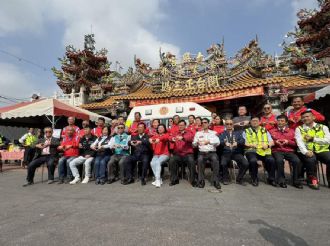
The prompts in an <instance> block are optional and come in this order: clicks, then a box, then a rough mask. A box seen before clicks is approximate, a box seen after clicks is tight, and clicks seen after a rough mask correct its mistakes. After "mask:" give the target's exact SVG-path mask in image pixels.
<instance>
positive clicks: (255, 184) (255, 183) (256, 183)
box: [251, 180, 259, 187]
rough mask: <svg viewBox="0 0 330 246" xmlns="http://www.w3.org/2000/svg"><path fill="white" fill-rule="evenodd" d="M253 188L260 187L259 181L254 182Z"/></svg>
mask: <svg viewBox="0 0 330 246" xmlns="http://www.w3.org/2000/svg"><path fill="white" fill-rule="evenodd" d="M251 184H252V186H254V187H257V186H259V181H258V180H252V183H251Z"/></svg>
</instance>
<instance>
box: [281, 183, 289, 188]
mask: <svg viewBox="0 0 330 246" xmlns="http://www.w3.org/2000/svg"><path fill="white" fill-rule="evenodd" d="M279 186H280V187H281V188H288V186H287V185H286V183H280V184H279Z"/></svg>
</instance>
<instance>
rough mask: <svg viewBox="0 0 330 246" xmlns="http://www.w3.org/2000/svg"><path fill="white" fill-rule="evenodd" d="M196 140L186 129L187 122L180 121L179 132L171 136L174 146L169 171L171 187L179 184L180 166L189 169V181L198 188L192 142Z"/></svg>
mask: <svg viewBox="0 0 330 246" xmlns="http://www.w3.org/2000/svg"><path fill="white" fill-rule="evenodd" d="M193 140H194V134H193V133H192V132H191V131H190V130H188V129H186V122H185V121H184V120H180V121H179V124H178V131H177V132H176V133H175V134H173V133H172V132H171V134H170V142H171V143H172V144H173V155H172V156H171V157H170V161H169V169H170V186H173V185H176V184H178V183H179V178H178V167H179V164H181V165H182V167H184V166H185V165H187V166H188V168H189V173H190V176H189V180H190V182H191V185H192V186H193V187H196V186H197V181H196V177H195V176H196V165H195V160H194V151H193V146H192V142H193Z"/></svg>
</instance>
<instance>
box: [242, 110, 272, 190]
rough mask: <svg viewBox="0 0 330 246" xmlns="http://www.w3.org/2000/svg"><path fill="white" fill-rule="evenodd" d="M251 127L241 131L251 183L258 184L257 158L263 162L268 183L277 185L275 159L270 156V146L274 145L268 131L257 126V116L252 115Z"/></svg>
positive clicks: (258, 123)
mask: <svg viewBox="0 0 330 246" xmlns="http://www.w3.org/2000/svg"><path fill="white" fill-rule="evenodd" d="M250 125H251V127H249V128H247V129H246V130H245V131H244V132H243V138H244V139H245V147H246V148H245V156H246V158H247V159H248V161H249V165H250V174H251V178H252V185H253V186H258V185H259V179H258V163H257V161H258V160H261V161H262V162H263V163H264V166H265V168H266V170H267V173H268V179H267V182H268V184H270V185H272V186H275V187H276V186H277V185H276V182H275V160H274V158H273V156H272V151H271V147H272V146H273V145H274V142H273V139H272V137H271V136H270V134H269V132H268V131H267V130H266V129H265V128H264V127H261V126H259V125H260V122H259V118H258V117H256V116H254V117H252V118H251V121H250Z"/></svg>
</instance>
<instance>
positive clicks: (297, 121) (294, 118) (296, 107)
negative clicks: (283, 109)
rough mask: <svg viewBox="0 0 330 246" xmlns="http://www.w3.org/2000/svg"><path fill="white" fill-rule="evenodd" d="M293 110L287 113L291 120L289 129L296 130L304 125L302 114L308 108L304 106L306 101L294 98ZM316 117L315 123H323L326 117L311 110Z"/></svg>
mask: <svg viewBox="0 0 330 246" xmlns="http://www.w3.org/2000/svg"><path fill="white" fill-rule="evenodd" d="M292 107H293V108H292V109H291V110H289V111H288V112H287V117H288V119H289V127H290V128H291V129H293V130H295V129H296V128H297V127H298V126H301V125H302V124H303V122H302V119H301V113H303V112H305V111H306V110H307V107H306V106H305V105H304V100H303V99H302V97H300V96H298V97H294V98H293V99H292ZM310 111H311V112H312V113H313V115H314V117H315V122H323V121H324V120H325V117H324V116H323V115H322V114H320V113H319V112H317V111H315V110H314V109H310Z"/></svg>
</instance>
